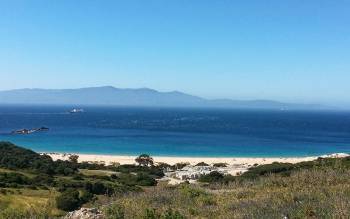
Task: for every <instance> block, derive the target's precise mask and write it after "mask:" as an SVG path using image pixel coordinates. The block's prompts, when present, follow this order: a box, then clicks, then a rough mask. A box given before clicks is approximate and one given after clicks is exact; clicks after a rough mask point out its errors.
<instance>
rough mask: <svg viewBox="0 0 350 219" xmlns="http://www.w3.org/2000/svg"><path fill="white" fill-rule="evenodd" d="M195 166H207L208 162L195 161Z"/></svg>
mask: <svg viewBox="0 0 350 219" xmlns="http://www.w3.org/2000/svg"><path fill="white" fill-rule="evenodd" d="M196 166H200V167H205V166H209V164H207V163H204V162H200V163H197V164H196Z"/></svg>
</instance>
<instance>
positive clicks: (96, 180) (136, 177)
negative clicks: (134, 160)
mask: <svg viewBox="0 0 350 219" xmlns="http://www.w3.org/2000/svg"><path fill="white" fill-rule="evenodd" d="M82 170H86V171H92V170H94V171H97V172H96V173H98V174H91V175H89V174H88V175H86V174H82V173H81V171H82ZM104 173H113V174H104ZM163 175H164V173H163V171H162V169H161V168H160V167H156V166H153V165H150V166H148V165H140V166H136V165H111V166H105V165H103V164H97V163H87V162H84V163H78V156H75V155H71V156H70V157H69V159H68V160H66V161H63V160H57V161H53V160H52V159H51V157H49V156H47V155H40V154H37V153H35V152H34V151H31V150H28V149H25V148H21V147H18V146H16V145H14V144H11V143H9V142H0V189H2V190H1V191H2V193H3V194H8V192H9V191H12V189H29V190H38V189H45V190H52V189H53V190H55V191H57V192H58V195H57V197H56V199H55V203H56V207H57V208H58V209H61V210H64V211H70V210H75V209H77V208H79V207H80V206H81V205H83V204H84V203H87V202H91V201H93V200H95V199H96V197H97V196H98V195H105V196H107V197H108V196H113V195H116V194H121V193H125V192H128V191H140V190H141V188H140V186H155V185H157V181H156V178H160V177H162V176H163ZM0 209H1V199H0Z"/></svg>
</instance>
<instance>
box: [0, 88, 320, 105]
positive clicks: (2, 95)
mask: <svg viewBox="0 0 350 219" xmlns="http://www.w3.org/2000/svg"><path fill="white" fill-rule="evenodd" d="M0 104H68V105H111V106H112V105H113V106H146V107H147V106H153V107H216V108H217V107H219V108H253V109H255V108H258V109H259V108H263V109H319V108H322V106H319V105H304V104H288V103H281V102H276V101H270V100H251V101H238V100H229V99H217V100H208V99H204V98H201V97H196V96H192V95H189V94H185V93H182V92H178V91H173V92H159V91H156V90H152V89H148V88H141V89H120V88H115V87H111V86H106V87H90V88H81V89H19V90H10V91H0Z"/></svg>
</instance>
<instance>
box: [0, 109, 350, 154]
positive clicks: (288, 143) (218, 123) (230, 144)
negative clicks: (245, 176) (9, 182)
mask: <svg viewBox="0 0 350 219" xmlns="http://www.w3.org/2000/svg"><path fill="white" fill-rule="evenodd" d="M71 108H72V107H71V106H0V140H5V141H11V142H14V143H16V144H18V145H21V146H25V147H28V148H31V149H33V150H35V151H39V152H79V153H94V154H118V155H137V154H140V153H150V154H151V155H167V156H208V157H212V156H216V157H225V156H238V157H239V156H241V157H245V156H253V157H259V156H270V157H274V156H283V157H288V156H309V155H321V154H329V153H335V152H346V153H349V152H350V112H330V111H329V112H326V111H267V110H210V109H201V110H200V109H156V108H153V109H152V108H146V109H143V108H113V107H84V109H85V113H81V114H69V113H67V112H68V111H69V110H70V109H71ZM41 126H46V127H49V128H50V130H49V131H48V132H37V133H34V134H31V135H12V134H9V133H10V132H11V131H12V130H16V129H21V128H35V127H41Z"/></svg>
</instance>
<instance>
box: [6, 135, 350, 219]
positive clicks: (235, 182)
mask: <svg viewBox="0 0 350 219" xmlns="http://www.w3.org/2000/svg"><path fill="white" fill-rule="evenodd" d="M12 153H13V154H12ZM141 157H142V159H146V158H147V159H148V158H151V157H149V156H148V157H147V156H144V155H142V156H141ZM77 160H78V157H77V156H73V157H71V158H70V159H69V160H68V161H53V160H52V159H51V158H50V157H48V156H45V155H38V154H36V153H35V152H33V151H30V150H26V149H23V148H20V147H17V146H15V145H13V144H10V143H6V142H3V143H0V218H8V219H12V218H55V217H59V216H62V215H64V214H65V213H66V212H67V211H71V210H74V209H77V208H79V207H81V206H95V207H98V208H100V209H101V210H102V211H103V212H104V213H105V215H106V217H107V218H113V219H115V218H119V219H124V218H126V219H127V218H140V219H143V218H147V219H153V218H157V219H158V218H162V219H184V218H348V217H349V215H350V157H346V158H319V159H317V160H315V161H310V162H302V163H298V164H289V163H273V164H268V165H260V166H257V165H255V166H254V167H252V168H250V169H249V170H248V171H247V172H245V173H243V174H242V175H240V176H230V175H223V174H221V173H219V172H212V173H210V174H208V175H205V176H202V177H200V179H199V183H198V184H196V185H193V184H187V183H182V184H180V185H176V186H170V185H164V184H157V181H156V179H158V178H160V177H162V176H163V175H164V173H163V170H164V169H168V168H169V169H177V168H180V167H181V166H185V165H187V164H185V163H180V164H176V165H174V166H170V165H167V164H164V163H160V164H156V165H154V164H153V159H150V160H152V163H151V162H150V161H149V162H146V161H144V160H143V161H141V160H140V162H141V163H140V165H119V164H116V165H110V166H105V165H103V164H98V163H87V162H85V163H78V162H77ZM200 165H204V164H202V163H200ZM217 165H218V166H224V164H217Z"/></svg>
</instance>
